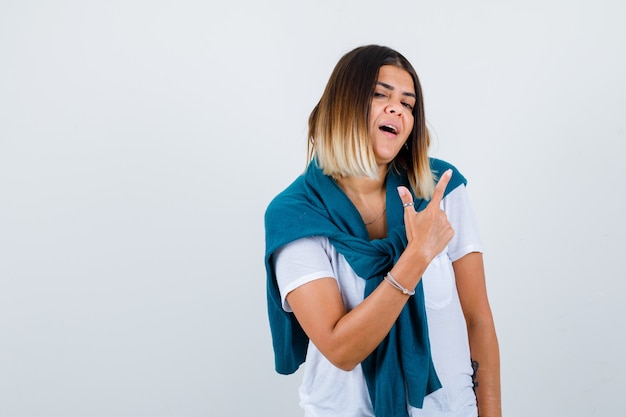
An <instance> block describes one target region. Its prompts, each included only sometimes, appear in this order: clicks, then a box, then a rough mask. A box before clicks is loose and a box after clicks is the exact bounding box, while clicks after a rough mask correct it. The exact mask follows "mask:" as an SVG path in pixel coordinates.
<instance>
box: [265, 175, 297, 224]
mask: <svg viewBox="0 0 626 417" xmlns="http://www.w3.org/2000/svg"><path fill="white" fill-rule="evenodd" d="M306 196H307V193H306V190H305V187H304V178H303V176H299V177H298V178H296V179H295V180H294V181H293V182H292V183H291V184H290V185H289V186H288V187H287V188H285V189H284V190H282V191H281V192H280V193H278V194H277V195H276V196H275V197H274V198H273V199H272V200H271V201H270V203H269V204H268V206H267V208H266V210H265V216H266V218H267V217H270V218H271V217H272V216H283V215H284V214H285V211H290V210H291V209H293V208H294V207H297V206H298V205H299V203H301V202H302V201H303V200H305V199H306Z"/></svg>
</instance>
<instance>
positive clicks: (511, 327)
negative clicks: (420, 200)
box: [0, 0, 626, 417]
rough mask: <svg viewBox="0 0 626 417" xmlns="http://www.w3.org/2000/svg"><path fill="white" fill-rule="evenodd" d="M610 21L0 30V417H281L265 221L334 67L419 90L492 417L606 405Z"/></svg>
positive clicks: (46, 7) (614, 362)
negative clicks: (470, 278) (479, 240)
mask: <svg viewBox="0 0 626 417" xmlns="http://www.w3.org/2000/svg"><path fill="white" fill-rule="evenodd" d="M625 18H626V4H625V3H624V2H622V1H618V0H615V1H611V0H594V1H591V0H588V1H564V0H563V1H534V0H531V1H523V2H522V1H520V2H498V1H495V0H494V1H488V0H478V1H474V2H466V1H460V0H459V1H438V2H426V1H404V2H402V1H400V2H395V3H384V2H379V1H363V0H351V1H344V2H340V1H328V0H325V1H315V2H313V1H311V2H306V3H303V2H298V1H287V0H285V1H274V2H271V1H268V2H257V1H251V0H247V1H239V2H230V3H229V4H228V5H226V4H216V2H206V1H199V0H197V1H194V0H178V1H163V0H158V1H147V0H114V1H101V2H88V1H81V0H56V1H43V0H41V1H35V0H33V1H17V0H4V1H3V2H2V3H1V4H0V60H1V63H0V416H2V417H32V416H46V417H53V416H63V417H79V416H80V417H83V416H93V417H110V416H116V417H122V416H129V417H130V416H133V417H136V416H150V417H159V416H168V417H169V416H180V417H188V416H189V417H191V416H250V415H258V416H266V415H272V416H277V417H282V416H285V417H287V416H296V415H301V413H300V411H299V408H298V405H297V385H298V382H299V374H296V375H295V376H291V377H284V376H279V375H277V374H275V373H274V371H273V357H272V352H271V346H270V338H269V328H268V324H267V319H266V310H265V272H264V269H263V249H264V235H263V233H264V231H263V212H264V209H265V207H266V205H267V203H268V202H269V200H270V199H271V198H272V197H273V196H274V195H275V194H276V193H278V192H279V191H280V190H281V189H282V188H283V187H285V186H286V185H287V184H288V183H289V182H291V181H292V180H293V179H294V178H295V176H296V175H298V174H299V173H300V171H301V170H302V169H303V167H304V162H305V149H306V145H305V141H306V119H307V117H308V114H309V112H310V110H311V109H312V107H313V105H314V104H315V103H316V101H317V100H318V99H319V96H320V94H321V92H322V89H323V87H324V85H325V82H326V80H327V78H328V76H329V75H330V72H331V70H332V68H333V66H334V64H335V63H336V61H337V60H338V59H339V57H340V56H341V55H342V54H343V53H345V52H347V51H348V50H350V49H352V48H353V47H355V46H358V45H362V44H367V43H379V44H385V45H388V46H391V47H394V48H396V49H398V50H399V51H401V52H402V53H403V54H404V55H406V56H407V58H409V60H411V61H412V62H413V64H414V65H415V67H416V68H417V71H418V73H419V74H420V76H421V81H422V84H423V88H424V93H425V99H426V111H427V116H428V119H429V123H430V126H431V128H432V132H433V135H434V137H435V141H434V144H433V147H432V154H433V155H435V156H438V157H440V158H443V159H447V160H449V161H450V162H452V163H454V164H455V165H456V166H457V167H458V168H459V169H460V170H461V171H462V172H463V173H464V174H465V175H466V176H467V177H468V178H469V181H470V182H469V189H470V191H471V195H472V199H473V201H474V204H475V206H476V211H477V213H478V217H479V221H480V224H481V228H482V231H483V238H484V241H485V244H486V247H487V253H486V262H487V273H488V287H489V294H490V297H491V303H492V307H493V310H494V314H495V318H496V324H497V327H498V332H499V337H500V344H501V351H502V379H503V406H504V410H505V414H506V415H507V416H509V417H518V416H519V417H522V416H528V415H533V416H546V417H553V416H573V417H583V416H584V417H590V416H610V415H618V414H619V413H620V412H621V409H622V408H623V407H621V404H622V398H621V396H622V395H623V393H624V389H625V388H626V365H625V364H624V363H625V362H624V360H623V353H624V352H625V351H626V340H625V339H626V337H625V334H624V333H625V332H624V317H625V314H626V311H625V308H624V299H625V295H626V294H625V293H626V286H625V284H624V278H626V277H625V274H624V268H623V265H622V263H623V262H622V261H623V249H624V244H623V236H624V235H625V234H626V222H625V221H624V212H625V207H624V202H623V197H624V186H623V178H624V175H625V174H626V172H625V168H624V163H623V161H624V158H625V157H626V152H625V150H624V141H625V139H626V80H625V77H624V74H626V59H625V58H624V51H626V29H625V26H624V24H623V22H624V20H625Z"/></svg>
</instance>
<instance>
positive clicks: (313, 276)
mask: <svg viewBox="0 0 626 417" xmlns="http://www.w3.org/2000/svg"><path fill="white" fill-rule="evenodd" d="M275 267H276V268H275V269H276V278H277V282H278V286H279V289H280V291H281V295H282V297H283V299H284V302H283V307H284V308H285V309H286V310H287V311H292V312H293V313H294V314H295V316H296V318H297V320H298V322H299V323H300V326H301V327H302V329H303V330H304V332H305V333H306V334H307V336H308V337H309V338H310V339H311V340H312V341H313V343H314V344H315V345H316V346H317V347H318V348H319V349H320V350H323V348H324V343H325V341H326V340H327V339H328V335H329V334H330V332H332V330H333V328H334V326H335V325H336V323H337V322H338V321H339V319H340V318H341V317H343V316H344V315H345V314H346V307H345V305H344V302H343V299H342V296H341V292H340V290H339V285H338V283H337V279H336V277H335V276H334V275H335V273H334V271H333V268H332V265H331V260H330V255H329V252H328V247H326V246H325V242H324V240H323V239H321V238H318V237H311V238H304V239H300V240H297V241H295V242H292V243H290V244H288V245H286V246H285V247H283V248H281V249H280V250H279V251H277V253H276V257H275Z"/></svg>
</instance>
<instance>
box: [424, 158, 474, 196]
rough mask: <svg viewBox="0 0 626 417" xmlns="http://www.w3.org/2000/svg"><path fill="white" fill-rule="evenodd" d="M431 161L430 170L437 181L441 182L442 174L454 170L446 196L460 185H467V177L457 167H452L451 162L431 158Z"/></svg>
mask: <svg viewBox="0 0 626 417" xmlns="http://www.w3.org/2000/svg"><path fill="white" fill-rule="evenodd" d="M429 161H430V170H431V171H432V172H433V174H434V176H435V180H436V181H439V177H440V176H441V174H443V173H444V172H446V171H447V170H448V169H451V170H452V178H450V182H449V183H448V187H447V188H446V195H447V194H448V193H450V192H451V191H452V190H454V189H456V188H457V187H458V186H460V185H467V179H466V178H465V176H463V174H461V172H460V171H459V170H458V169H457V167H456V166H454V165H452V164H451V163H450V162H447V161H444V160H442V159H437V158H429Z"/></svg>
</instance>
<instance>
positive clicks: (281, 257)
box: [274, 236, 337, 312]
mask: <svg viewBox="0 0 626 417" xmlns="http://www.w3.org/2000/svg"><path fill="white" fill-rule="evenodd" d="M274 270H275V272H276V281H277V284H278V289H279V291H280V297H281V300H282V305H283V309H284V310H285V311H287V312H291V311H292V310H291V307H290V306H289V303H288V302H287V300H286V297H287V294H289V293H290V292H291V291H293V290H295V289H296V288H298V287H300V286H302V285H304V284H306V283H308V282H311V281H314V280H316V279H320V278H335V279H337V278H336V277H335V274H334V272H333V268H332V265H331V262H330V257H329V255H328V253H327V248H326V247H325V245H324V242H323V240H322V239H321V238H320V237H315V236H314V237H306V238H302V239H298V240H295V241H293V242H291V243H288V244H286V245H285V246H283V247H281V248H280V249H278V250H277V251H276V253H275V254H274Z"/></svg>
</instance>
